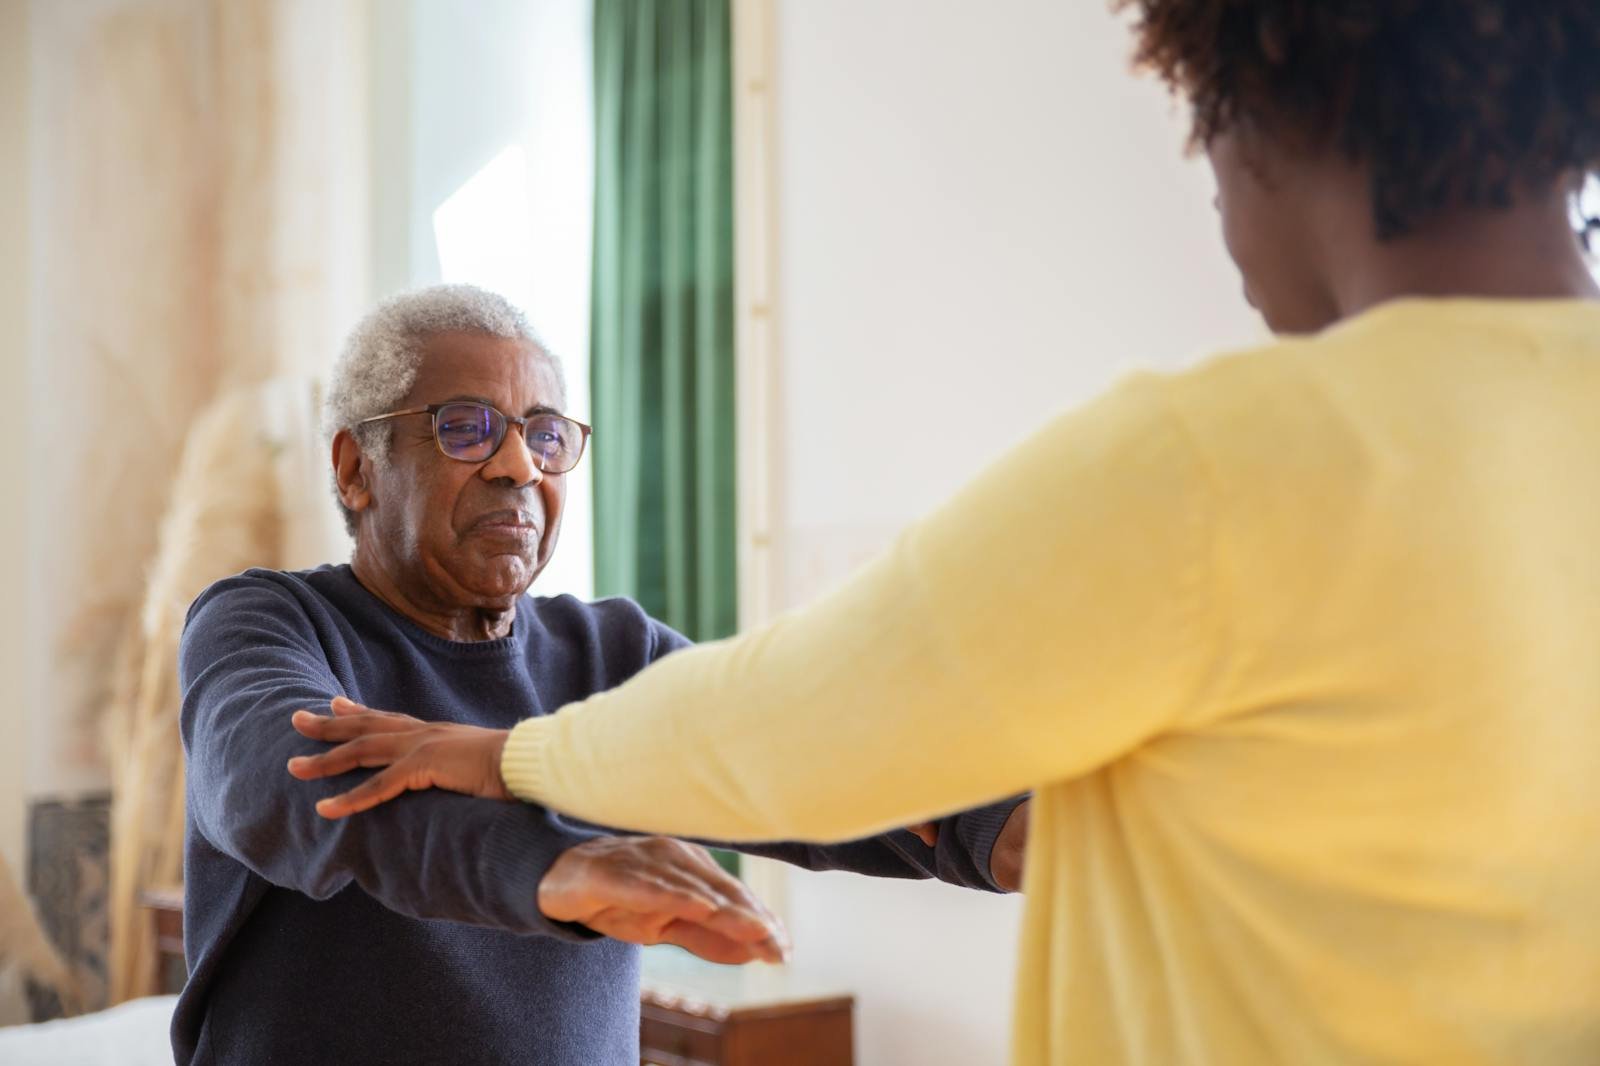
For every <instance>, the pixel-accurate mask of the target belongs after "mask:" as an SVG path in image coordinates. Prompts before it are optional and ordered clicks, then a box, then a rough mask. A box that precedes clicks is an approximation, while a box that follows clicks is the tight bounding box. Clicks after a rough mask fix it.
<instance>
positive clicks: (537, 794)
mask: <svg viewBox="0 0 1600 1066" xmlns="http://www.w3.org/2000/svg"><path fill="white" fill-rule="evenodd" d="M552 724H553V722H552V720H551V718H550V717H549V716H543V717H538V718H527V719H524V720H523V721H521V722H518V723H517V724H516V726H515V727H514V728H513V729H512V730H511V735H510V736H508V737H507V738H506V746H505V749H504V750H503V751H502V752H501V753H500V778H501V780H503V781H504V782H505V785H506V788H507V789H508V790H509V791H510V792H511V794H512V795H513V796H515V797H517V798H518V799H519V800H522V801H523V802H524V803H543V802H544V788H543V786H544V778H545V774H544V764H545V748H546V746H547V745H548V743H549V736H550V726H551V725H552Z"/></svg>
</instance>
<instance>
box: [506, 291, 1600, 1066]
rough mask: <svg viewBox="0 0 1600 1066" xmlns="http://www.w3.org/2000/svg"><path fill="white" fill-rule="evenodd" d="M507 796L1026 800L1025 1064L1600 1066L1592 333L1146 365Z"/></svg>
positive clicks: (1596, 443) (1497, 311)
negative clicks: (809, 598) (1187, 368)
mask: <svg viewBox="0 0 1600 1066" xmlns="http://www.w3.org/2000/svg"><path fill="white" fill-rule="evenodd" d="M502 768H503V772H504V775H505V779H506V781H507V783H508V785H509V786H510V787H511V788H512V789H513V791H515V792H516V793H517V794H518V795H519V796H522V797H524V798H526V799H528V800H531V801H535V802H539V803H543V804H547V805H549V806H551V807H554V808H557V809H560V810H563V811H568V812H571V813H573V814H576V815H579V816H581V817H583V818H586V819H590V820H592V821H595V822H599V823H602V824H610V825H621V826H629V827H634V828H638V829H644V830H649V831H656V832H663V833H676V834H695V835H702V836H708V837H720V838H726V839H743V840H758V839H772V838H778V837H801V838H810V839H815V840H825V841H832V840H839V839H844V838H849V837H855V836H860V835H863V834H866V833H870V832H873V831H876V830H881V829H885V828H888V827H890V826H895V825H902V824H905V823H908V822H914V821H919V820H922V819H924V818H926V817H928V816H930V815H934V814H936V813H940V812H945V811H950V810H953V809H957V808H963V807H968V806H972V805H975V804H979V803H982V802H985V801H988V800H993V799H996V798H998V797H1001V796H1004V795H1006V794H1008V793H1012V792H1016V791H1018V790H1021V789H1026V788H1033V789H1036V790H1037V798H1036V800H1035V804H1034V813H1033V822H1032V835H1031V838H1030V841H1029V853H1028V862H1027V878H1026V886H1025V890H1026V892H1027V897H1028V898H1027V914H1026V919H1025V924H1024V932H1023V937H1022V944H1021V948H1020V960H1019V966H1020V972H1019V979H1018V983H1017V990H1018V991H1017V994H1018V1001H1019V1002H1018V1007H1017V1016H1016V1029H1015V1045H1014V1054H1015V1061H1016V1062H1018V1063H1022V1064H1028V1066H1033V1064H1039V1063H1074V1064H1076V1063H1144V1064H1160V1066H1171V1064H1176V1063H1204V1064H1215V1066H1238V1064H1251V1063H1288V1064H1295V1066H1304V1064H1320V1063H1427V1064H1433V1063H1441V1064H1453V1066H1454V1064H1463V1066H1465V1064H1475V1063H1519V1064H1520V1063H1538V1064H1541V1066H1564V1064H1577V1063H1583V1064H1586V1066H1592V1064H1594V1063H1600V307H1597V306H1592V305H1587V304H1581V303H1576V302H1548V303H1536V302H1502V303H1494V302H1475V301H1427V302H1424V301H1415V302H1401V303H1396V304H1391V305H1388V306H1386V307H1383V308H1380V309H1379V310H1377V311H1374V312H1372V313H1369V314H1367V315H1365V316H1362V317H1361V318H1359V319H1356V320H1354V321H1351V322H1349V323H1346V324H1345V325H1343V326H1341V327H1339V328H1336V329H1334V330H1331V331H1329V332H1328V333H1325V334H1323V335H1321V336H1319V337H1316V338H1312V339H1305V340H1296V341H1286V342H1283V343H1278V344H1275V345H1272V346H1271V347H1268V348H1265V349H1262V350H1260V351H1255V352H1249V353H1245V354H1240V355H1234V356H1230V357H1225V358H1221V359H1217V360H1215V361H1212V362H1210V363H1209V364H1207V365H1205V366H1202V367H1200V368H1199V369H1196V370H1193V371H1191V372H1188V373H1184V374H1180V375H1177V376H1172V377H1157V376H1140V377H1138V378H1135V379H1133V380H1131V381H1129V382H1127V383H1126V384H1124V385H1123V386H1122V387H1120V388H1118V389H1116V390H1115V391H1113V392H1112V393H1110V394H1109V395H1107V396H1106V397H1105V398H1103V399H1101V400H1100V401H1098V402H1097V403H1094V404H1092V405H1091V406H1089V407H1087V408H1085V409H1082V410H1080V411H1077V412H1075V413H1072V414H1069V415H1066V416H1064V417H1061V418H1059V419H1057V420H1056V421H1055V422H1054V423H1052V424H1051V425H1050V426H1048V427H1047V428H1046V429H1045V430H1044V431H1043V432H1041V433H1039V434H1038V435H1037V436H1035V437H1034V438H1033V439H1032V440H1031V441H1029V442H1028V443H1026V444H1024V445H1023V446H1021V447H1020V448H1018V449H1017V450H1016V451H1014V452H1013V453H1012V454H1011V455H1010V456H1009V457H1007V458H1005V459H1003V460H1002V461H1000V462H999V463H997V464H996V465H995V466H993V467H992V468H991V469H990V470H988V471H987V472H986V473H985V474H983V475H982V476H981V477H979V478H978V479H977V481H976V482H975V483H974V484H972V485H971V486H969V487H968V488H967V489H965V490H964V491H963V492H961V493H960V494H959V495H957V496H956V497H955V498H954V499H953V500H952V501H951V502H950V503H949V504H948V505H947V506H945V507H944V508H943V509H942V510H940V511H939V512H937V513H935V514H934V515H932V516H931V517H929V518H927V519H925V520H924V521H922V522H920V523H919V524H917V525H915V526H913V527H912V528H911V529H910V530H909V531H908V532H907V533H905V535H904V536H903V537H902V538H901V539H900V540H899V542H898V543H897V544H896V546H895V547H894V548H893V550H892V551H890V552H889V553H888V555H887V556H886V557H884V558H883V559H882V560H880V561H879V562H877V563H875V564H874V565H872V566H871V567H869V568H868V569H866V570H865V571H864V572H863V573H861V574H859V575H857V576H856V577H855V578H854V579H852V580H851V581H849V582H848V583H847V584H846V585H844V586H843V587H842V588H840V589H839V590H837V591H836V592H834V593H832V594H831V595H829V596H827V597H825V598H824V599H822V600H820V601H819V602H817V603H815V604H814V605H812V606H810V607H808V608H806V609H804V610H801V611H797V612H795V613H793V614H790V615H788V616H786V617H784V618H782V619H780V620H779V621H777V622H776V623H775V624H773V625H771V626H769V627H767V628H765V629H762V630H760V631H757V632H754V633H751V634H749V635H747V636H744V637H740V638H737V639H734V640H730V641H726V642H722V643H719V644H715V645H709V646H705V647H702V648H699V649H694V650H691V651H687V652H684V653H680V654H678V655H676V656H673V657H672V658H670V659H668V660H666V661H665V662H663V663H662V664H661V665H659V666H657V667H654V668H652V669H651V670H649V671H647V672H646V673H645V674H644V675H643V676H641V677H639V678H637V679H636V680H634V681H633V682H631V683H629V684H627V685H625V686H623V687H622V688H621V689H619V690H616V691H614V692H612V693H609V694H605V695H601V696H597V697H595V698H593V699H591V700H588V701H586V702H585V703H583V704H580V705H576V706H573V707H570V708H567V709H565V710H563V711H562V712H561V713H560V714H557V715H555V716H553V717H548V718H541V719H535V720H530V721H527V722H524V723H523V724H521V725H520V726H518V727H517V729H516V730H515V731H514V732H513V733H512V736H511V740H510V741H509V743H508V745H507V748H506V753H505V757H504V761H503V764H502ZM906 964H907V965H908V966H910V965H914V964H915V963H914V960H909V959H908V960H907V961H906ZM996 1054H997V1058H998V1057H999V1051H998V1049H997V1053H996Z"/></svg>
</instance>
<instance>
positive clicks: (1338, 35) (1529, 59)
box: [1113, 0, 1600, 239]
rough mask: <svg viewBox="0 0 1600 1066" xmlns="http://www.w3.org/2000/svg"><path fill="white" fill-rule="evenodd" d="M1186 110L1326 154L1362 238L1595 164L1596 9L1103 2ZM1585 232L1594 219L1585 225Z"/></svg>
mask: <svg viewBox="0 0 1600 1066" xmlns="http://www.w3.org/2000/svg"><path fill="white" fill-rule="evenodd" d="M1113 6H1114V7H1116V8H1118V9H1132V10H1133V11H1134V13H1135V15H1136V16H1137V18H1136V33H1137V39H1138V47H1137V53H1136V57H1137V60H1138V62H1139V63H1140V64H1141V65H1143V66H1147V67H1149V68H1152V69H1154V70H1155V71H1156V72H1157V73H1158V74H1159V75H1161V77H1162V78H1163V79H1165V80H1166V81H1167V83H1168V84H1169V85H1171V86H1172V87H1173V88H1174V89H1176V90H1177V91H1179V92H1180V93H1182V94H1183V95H1184V96H1186V97H1187V98H1188V99H1189V101H1190V102H1191V103H1192V105H1193V108H1194V132H1193V136H1194V139H1195V141H1196V143H1199V144H1206V143H1209V142H1210V140H1211V138H1213V137H1214V136H1216V135H1217V134H1218V133H1219V132H1221V131H1223V130H1225V129H1228V128H1229V127H1231V126H1233V125H1234V124H1235V123H1244V124H1247V125H1249V126H1259V127H1261V128H1265V129H1268V130H1272V131H1274V132H1282V131H1289V132H1291V133H1293V134H1296V135H1299V136H1301V137H1303V138H1305V143H1308V144H1314V145H1335V146H1337V147H1338V148H1340V149H1342V150H1343V151H1344V152H1345V153H1347V154H1348V155H1349V156H1350V158H1352V159H1356V160H1360V161H1361V162H1363V163H1365V164H1367V165H1368V166H1369V167H1370V169H1371V173H1372V198H1373V215H1374V220H1375V222H1376V224H1377V231H1378V235H1379V236H1380V237H1382V238H1385V239H1387V238H1391V237H1395V236H1398V235H1401V234H1403V233H1405V232H1407V231H1408V230H1410V229H1412V228H1414V227H1415V226H1417V225H1418V224H1419V223H1422V222H1424V221H1426V220H1427V219H1428V217H1429V216H1430V215H1433V214H1436V213H1438V212H1440V211H1443V210H1445V209H1447V208H1451V207H1503V206H1509V205H1510V204H1511V203H1512V202H1513V201H1514V200H1515V198H1516V197H1517V195H1518V193H1519V192H1521V191H1523V190H1526V189H1540V190H1546V189H1549V188H1550V187H1551V186H1552V185H1553V184H1554V183H1556V182H1560V181H1562V180H1564V179H1565V178H1567V177H1568V176H1573V175H1580V174H1589V173H1592V172H1594V171H1595V170H1596V169H1597V167H1600V0H1113ZM1590 225H1591V226H1593V225H1594V224H1593V223H1591V224H1590Z"/></svg>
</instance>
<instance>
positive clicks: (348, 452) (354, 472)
mask: <svg viewBox="0 0 1600 1066" xmlns="http://www.w3.org/2000/svg"><path fill="white" fill-rule="evenodd" d="M370 474H371V464H370V463H368V462H367V461H366V456H364V455H363V454H362V453H361V445H360V444H357V443H356V438H355V435H354V434H352V433H351V432H350V431H349V430H348V429H341V430H340V431H339V432H337V433H335V434H334V435H333V479H334V482H335V483H336V484H337V485H338V486H339V499H340V500H342V501H344V505H345V506H346V507H348V508H350V510H352V511H354V512H356V513H357V514H359V513H360V512H362V511H365V510H366V509H367V508H368V507H370V506H371V505H372V486H371V483H370V481H369V480H368V479H369V476H370Z"/></svg>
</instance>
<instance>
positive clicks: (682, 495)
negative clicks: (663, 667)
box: [590, 0, 737, 640]
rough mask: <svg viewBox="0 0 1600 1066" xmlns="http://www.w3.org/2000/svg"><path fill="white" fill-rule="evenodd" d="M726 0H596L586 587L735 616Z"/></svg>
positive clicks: (710, 625)
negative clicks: (591, 571) (591, 509)
mask: <svg viewBox="0 0 1600 1066" xmlns="http://www.w3.org/2000/svg"><path fill="white" fill-rule="evenodd" d="M728 20H729V15H728V0H595V4H594V84H595V99H594V103H595V226H594V296H593V299H594V311H593V322H592V328H593V334H592V337H593V340H592V344H593V351H592V359H591V364H590V365H591V369H592V373H593V382H592V384H593V389H594V394H593V395H594V419H595V436H594V443H593V458H594V464H595V469H594V480H595V587H596V591H597V592H599V593H600V594H602V595H613V594H622V595H628V596H633V597H634V598H636V599H637V600H638V601H639V602H640V603H641V604H642V605H643V606H644V608H645V609H646V610H647V611H649V612H650V613H651V614H652V615H654V616H655V617H657V618H660V619H661V620H663V621H665V622H666V623H668V624H669V625H671V626H673V627H674V628H675V629H678V630H679V631H681V632H683V633H684V634H686V635H688V636H689V637H691V638H693V639H695V640H706V639H710V638H714V637H720V636H726V635H727V634H729V633H731V632H733V630H734V627H735V624H736V621H737V595H736V590H735V585H734V582H735V577H736V569H735V551H736V542H735V536H736V531H735V507H734V502H735V501H734V469H735V468H734V447H735V442H734V400H733V322H734V320H733V115H732V105H731V84H730V78H731V75H730V67H731V56H730V52H729V48H730V41H729V25H728Z"/></svg>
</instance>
